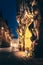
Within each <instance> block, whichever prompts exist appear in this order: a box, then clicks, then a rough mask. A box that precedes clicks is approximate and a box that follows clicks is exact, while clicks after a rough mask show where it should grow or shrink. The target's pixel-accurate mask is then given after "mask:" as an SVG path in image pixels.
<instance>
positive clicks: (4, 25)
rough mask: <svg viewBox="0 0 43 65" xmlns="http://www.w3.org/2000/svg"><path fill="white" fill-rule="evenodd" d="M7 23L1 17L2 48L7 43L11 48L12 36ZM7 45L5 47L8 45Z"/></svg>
mask: <svg viewBox="0 0 43 65" xmlns="http://www.w3.org/2000/svg"><path fill="white" fill-rule="evenodd" d="M9 32H10V31H9V29H8V26H7V23H6V21H5V20H4V19H3V17H1V16H0V46H1V45H4V43H7V44H8V46H10V40H11V35H10V33H9ZM7 44H5V45H7Z"/></svg>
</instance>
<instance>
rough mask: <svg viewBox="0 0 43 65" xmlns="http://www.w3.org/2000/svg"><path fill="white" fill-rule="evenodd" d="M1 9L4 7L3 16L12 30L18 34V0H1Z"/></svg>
mask: <svg viewBox="0 0 43 65" xmlns="http://www.w3.org/2000/svg"><path fill="white" fill-rule="evenodd" d="M0 9H2V12H3V17H4V18H5V19H7V21H8V26H9V27H10V28H11V30H12V32H13V33H14V34H15V36H17V34H16V27H17V22H16V0H0Z"/></svg>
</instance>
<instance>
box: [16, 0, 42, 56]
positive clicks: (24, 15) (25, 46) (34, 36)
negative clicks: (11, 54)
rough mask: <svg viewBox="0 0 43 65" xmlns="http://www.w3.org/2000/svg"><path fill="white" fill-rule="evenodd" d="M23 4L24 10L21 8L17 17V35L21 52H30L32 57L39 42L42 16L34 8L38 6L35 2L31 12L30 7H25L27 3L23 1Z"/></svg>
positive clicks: (32, 2)
mask: <svg viewBox="0 0 43 65" xmlns="http://www.w3.org/2000/svg"><path fill="white" fill-rule="evenodd" d="M24 1H25V0H24ZM22 3H23V4H24V5H23V4H22V6H23V9H22V8H20V14H19V15H17V16H16V19H17V22H18V28H17V33H18V38H19V48H20V50H26V51H28V53H29V54H30V55H29V56H32V52H33V50H34V47H35V44H36V41H37V40H39V27H40V21H41V16H40V13H39V10H38V9H35V10H34V8H33V6H36V4H37V3H36V1H35V0H33V1H31V2H30V3H31V11H30V10H29V7H28V8H27V7H24V6H25V3H24V2H23V1H22ZM22 6H21V7H22ZM26 8H27V9H26ZM22 10H23V11H22ZM37 25H38V26H37Z"/></svg>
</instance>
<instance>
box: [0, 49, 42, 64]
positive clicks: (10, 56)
mask: <svg viewBox="0 0 43 65" xmlns="http://www.w3.org/2000/svg"><path fill="white" fill-rule="evenodd" d="M21 53H22V54H24V52H14V51H13V52H8V51H4V50H3V51H0V65H43V58H30V59H29V58H26V57H24V58H22V56H21ZM15 54H17V55H16V56H15ZM17 56H18V57H17ZM19 56H21V57H19Z"/></svg>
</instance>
